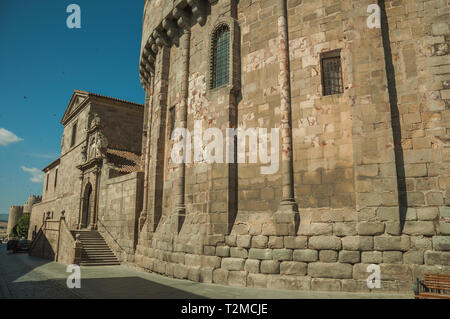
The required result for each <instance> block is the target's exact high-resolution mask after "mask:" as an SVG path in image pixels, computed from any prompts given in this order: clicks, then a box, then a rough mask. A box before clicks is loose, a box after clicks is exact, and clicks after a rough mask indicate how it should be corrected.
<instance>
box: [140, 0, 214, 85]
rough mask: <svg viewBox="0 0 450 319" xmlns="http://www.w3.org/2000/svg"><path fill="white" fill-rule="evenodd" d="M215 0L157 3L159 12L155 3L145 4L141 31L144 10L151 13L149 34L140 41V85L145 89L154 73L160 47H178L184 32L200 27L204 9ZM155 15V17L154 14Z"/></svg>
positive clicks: (145, 12)
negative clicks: (194, 26) (193, 26)
mask: <svg viewBox="0 0 450 319" xmlns="http://www.w3.org/2000/svg"><path fill="white" fill-rule="evenodd" d="M217 1H218V0H174V1H173V2H172V4H170V3H167V2H165V1H164V4H163V5H161V2H158V3H157V4H155V6H156V5H159V7H158V8H159V10H156V8H153V6H152V4H154V3H155V1H147V2H146V4H145V10H144V27H146V24H147V22H148V21H146V19H147V17H148V15H147V12H148V10H152V12H155V14H154V15H152V21H150V22H148V24H149V28H150V29H149V30H147V31H145V32H144V34H143V39H142V48H141V56H140V62H139V74H140V78H141V84H142V86H143V87H144V88H145V87H147V86H148V85H149V83H150V79H151V77H152V75H153V74H154V72H155V60H156V55H157V53H158V51H159V49H160V48H161V47H162V46H169V47H170V46H172V45H173V44H175V45H178V40H179V37H180V35H181V34H183V32H184V29H187V28H190V27H191V26H192V25H195V24H197V23H199V24H200V25H202V26H203V25H204V24H205V23H206V19H207V15H208V6H209V5H210V4H213V3H216V2H217ZM158 13H159V14H158Z"/></svg>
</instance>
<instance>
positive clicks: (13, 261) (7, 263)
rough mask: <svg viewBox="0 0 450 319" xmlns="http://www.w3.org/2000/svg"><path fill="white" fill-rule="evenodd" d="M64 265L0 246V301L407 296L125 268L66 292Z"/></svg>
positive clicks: (94, 270) (87, 270) (90, 271)
mask: <svg viewBox="0 0 450 319" xmlns="http://www.w3.org/2000/svg"><path fill="white" fill-rule="evenodd" d="M68 275H69V273H67V272H66V266H65V265H62V264H58V263H55V262H49V261H46V260H43V259H39V258H35V257H30V256H28V255H27V254H9V253H7V252H6V248H5V245H0V298H45V299H54V298H63V299H69V298H70V299H73V298H133V299H134V298H139V299H153V298H164V299H172V298H175V299H201V298H220V299H316V298H321V299H323V298H327V299H328V298H342V299H349V298H413V295H400V294H381V293H375V294H361V293H358V294H356V293H336V292H310V291H286V290H269V289H255V288H240V287H228V286H221V285H212V284H201V283H194V282H190V281H186V280H179V279H172V278H167V277H164V276H159V275H156V274H151V273H146V272H143V271H141V270H138V269H135V268H132V267H127V266H113V267H82V268H81V289H69V288H67V286H66V280H67V276H68Z"/></svg>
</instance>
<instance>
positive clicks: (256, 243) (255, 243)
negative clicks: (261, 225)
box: [252, 236, 269, 248]
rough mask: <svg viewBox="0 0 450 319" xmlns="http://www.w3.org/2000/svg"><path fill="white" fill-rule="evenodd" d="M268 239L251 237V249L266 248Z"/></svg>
mask: <svg viewBox="0 0 450 319" xmlns="http://www.w3.org/2000/svg"><path fill="white" fill-rule="evenodd" d="M268 241H269V238H268V237H267V236H253V237H252V248H267V243H268Z"/></svg>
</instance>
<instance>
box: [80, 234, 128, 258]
mask: <svg viewBox="0 0 450 319" xmlns="http://www.w3.org/2000/svg"><path fill="white" fill-rule="evenodd" d="M72 234H73V236H74V237H76V235H77V234H80V241H81V244H82V245H83V248H82V251H81V262H80V266H115V265H120V262H119V260H118V259H117V257H116V256H115V255H114V253H113V252H112V251H111V249H110V248H109V246H108V244H106V242H105V239H104V238H103V237H102V235H100V233H99V232H98V231H96V230H74V231H72Z"/></svg>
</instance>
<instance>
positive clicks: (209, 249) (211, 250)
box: [203, 246, 216, 256]
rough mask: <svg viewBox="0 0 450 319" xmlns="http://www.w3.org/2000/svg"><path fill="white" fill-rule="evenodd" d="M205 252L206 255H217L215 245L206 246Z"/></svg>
mask: <svg viewBox="0 0 450 319" xmlns="http://www.w3.org/2000/svg"><path fill="white" fill-rule="evenodd" d="M203 253H204V254H205V255H206V256H215V255H216V247H215V246H204V247H203Z"/></svg>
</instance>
